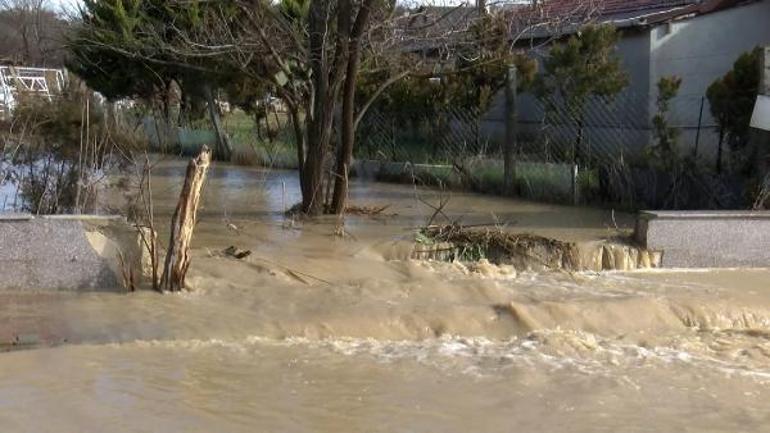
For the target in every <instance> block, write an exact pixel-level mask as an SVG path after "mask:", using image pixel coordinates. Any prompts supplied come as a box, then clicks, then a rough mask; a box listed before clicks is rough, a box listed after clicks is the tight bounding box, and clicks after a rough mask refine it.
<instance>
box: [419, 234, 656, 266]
mask: <svg viewBox="0 0 770 433" xmlns="http://www.w3.org/2000/svg"><path fill="white" fill-rule="evenodd" d="M412 258H414V259H418V260H439V261H455V260H459V261H465V262H474V261H478V260H488V261H490V262H491V263H494V264H506V265H512V266H514V268H516V269H517V270H519V271H538V272H541V271H568V272H573V271H577V272H579V271H595V272H598V271H611V270H619V271H630V270H635V269H651V268H656V267H658V265H659V263H660V254H659V253H657V252H652V251H648V250H646V249H644V248H641V247H639V246H637V245H634V244H633V242H632V241H631V239H626V238H616V239H610V240H596V241H589V242H566V241H562V240H558V239H552V238H546V237H543V236H537V235H531V234H526V233H508V232H504V231H501V230H490V229H473V228H468V227H464V226H460V225H442V226H430V227H427V228H424V229H421V230H420V231H419V232H418V234H417V236H416V246H415V248H414V251H413V253H412Z"/></svg>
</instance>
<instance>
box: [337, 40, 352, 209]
mask: <svg viewBox="0 0 770 433" xmlns="http://www.w3.org/2000/svg"><path fill="white" fill-rule="evenodd" d="M358 61H359V47H358V42H357V41H356V42H355V46H353V47H352V49H351V50H350V59H349V60H348V68H347V69H348V70H347V75H346V77H345V88H344V89H343V91H342V122H341V123H342V125H341V126H342V140H341V141H342V143H341V145H340V146H339V149H338V153H337V165H336V167H337V173H336V176H334V195H333V197H332V209H331V210H332V212H334V213H335V214H340V213H342V212H343V211H344V210H345V208H344V206H345V197H347V195H348V182H347V178H348V175H347V170H348V167H350V163H351V160H352V159H353V145H354V144H355V140H356V137H355V135H356V131H355V127H354V122H355V103H356V102H355V101H356V75H357V73H358Z"/></svg>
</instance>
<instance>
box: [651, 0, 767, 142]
mask: <svg viewBox="0 0 770 433" xmlns="http://www.w3.org/2000/svg"><path fill="white" fill-rule="evenodd" d="M650 35H651V37H650V72H649V75H650V83H651V84H652V85H651V86H650V105H651V108H650V110H651V111H650V112H651V113H654V112H655V111H654V110H655V109H654V104H655V98H656V97H657V88H656V86H655V84H656V83H657V82H658V80H660V78H661V77H666V76H671V75H676V76H678V77H680V78H682V87H681V89H680V92H679V96H678V97H677V99H676V100H675V101H674V103H673V104H672V113H671V117H672V121H673V123H674V124H675V125H676V126H681V127H682V135H681V136H680V144H681V145H682V147H683V148H692V147H693V146H694V144H695V135H696V131H697V129H698V128H697V127H698V117H699V114H700V105H701V98H703V97H704V96H705V95H706V89H707V88H708V86H709V85H710V84H711V83H712V82H714V80H716V79H717V78H719V77H721V76H723V75H724V74H725V73H727V71H729V70H730V69H731V68H732V65H733V63H734V62H735V60H736V59H737V58H738V57H739V56H740V55H741V54H742V53H744V52H746V51H750V50H752V49H753V48H754V47H756V46H761V45H768V44H770V1H767V0H765V1H759V2H755V3H750V4H748V5H745V6H739V7H735V8H732V9H727V10H723V11H719V12H714V13H711V14H706V15H700V16H696V17H692V18H689V19H684V20H679V21H674V22H672V23H670V24H661V25H658V26H656V27H654V28H652V29H651V33H650ZM701 126H702V128H701V137H700V145H699V154H700V155H702V156H713V155H714V154H715V152H716V147H717V142H718V138H717V134H716V127H715V123H714V121H713V119H712V117H711V114H710V111H709V107H708V101H704V109H703V119H702V121H701Z"/></svg>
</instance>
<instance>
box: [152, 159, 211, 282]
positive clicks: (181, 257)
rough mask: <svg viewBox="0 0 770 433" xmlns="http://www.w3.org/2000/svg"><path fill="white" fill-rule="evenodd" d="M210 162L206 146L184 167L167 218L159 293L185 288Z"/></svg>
mask: <svg viewBox="0 0 770 433" xmlns="http://www.w3.org/2000/svg"><path fill="white" fill-rule="evenodd" d="M210 162H211V150H210V149H209V148H208V146H203V149H201V152H200V153H199V154H198V156H197V157H195V158H193V159H192V160H190V163H189V164H188V165H187V174H186V176H185V179H184V186H183V187H182V192H180V193H179V203H177V205H176V210H175V211H174V216H173V218H172V219H171V236H170V238H169V241H168V251H167V252H166V263H165V265H164V267H163V276H162V277H161V281H160V289H161V291H164V292H166V291H168V292H175V291H178V290H182V289H184V288H185V284H184V280H185V276H186V274H187V268H188V267H189V266H190V255H189V252H190V243H191V241H192V235H193V229H195V222H196V219H197V218H196V217H197V213H198V205H199V204H200V199H201V190H202V189H203V182H204V181H205V180H206V172H207V171H208V168H209V163H210Z"/></svg>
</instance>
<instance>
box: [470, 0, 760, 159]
mask: <svg viewBox="0 0 770 433" xmlns="http://www.w3.org/2000/svg"><path fill="white" fill-rule="evenodd" d="M768 44H770V0H764V1H759V2H755V3H750V4H747V5H744V6H738V7H734V8H731V9H727V10H723V11H718V12H714V13H710V14H706V15H700V16H695V17H691V18H687V19H682V20H678V21H674V22H671V23H666V24H660V25H656V26H654V27H651V28H636V29H626V30H625V31H624V33H623V37H622V39H621V41H620V42H619V43H618V54H619V56H620V57H621V60H622V62H623V65H624V67H625V68H626V70H627V72H628V74H629V87H628V88H627V89H625V90H624V91H623V92H622V93H621V94H620V95H618V96H617V97H616V100H615V102H614V103H612V104H603V103H600V104H589V106H588V107H587V113H589V119H588V121H587V128H586V131H585V134H586V139H587V140H588V141H589V142H594V143H596V144H599V145H601V147H602V148H609V147H613V146H614V147H616V148H621V147H622V148H625V149H624V150H625V151H626V152H625V153H626V154H629V153H631V152H633V151H638V150H641V149H642V148H643V147H644V146H645V145H647V144H648V143H649V142H650V141H651V140H652V131H651V119H652V116H653V115H654V114H655V112H656V110H657V109H656V105H655V100H656V98H657V82H658V81H659V80H660V78H661V77H665V76H671V75H676V76H678V77H681V78H682V87H681V89H680V93H679V96H678V97H677V98H676V99H675V100H674V101H672V104H671V106H672V108H671V123H672V124H673V125H674V126H677V127H679V128H680V131H681V135H680V138H679V142H680V145H681V146H682V148H683V149H692V147H693V146H694V145H695V141H696V134H697V130H698V124H699V121H698V120H699V116H700V113H701V104H702V103H703V110H702V111H703V119H702V120H701V132H700V138H699V146H698V153H699V155H700V156H704V157H710V158H713V157H714V155H715V154H716V148H717V143H718V136H717V130H716V126H715V123H714V121H713V119H712V117H711V114H710V111H709V106H708V101H707V100H705V99H704V98H705V95H706V89H707V88H708V86H709V85H710V84H711V83H712V82H713V81H714V80H716V79H717V78H718V77H720V76H722V75H724V74H725V73H726V72H727V71H729V70H730V69H731V68H732V65H733V63H734V62H735V60H736V59H737V58H738V56H740V55H741V54H742V53H744V52H746V51H749V50H751V49H753V48H754V47H756V46H760V45H768ZM541 118H542V110H541V109H540V104H539V103H538V102H537V100H536V99H535V98H534V97H533V96H532V95H529V94H522V95H520V98H519V120H520V122H521V127H520V130H521V131H522V133H523V134H524V135H525V136H526V135H527V134H529V135H535V134H536V133H537V131H538V129H539V125H538V122H539V121H540V119H541ZM504 120H505V104H504V97H503V93H502V92H500V93H499V94H498V95H496V98H495V101H494V103H493V105H492V107H491V108H490V110H489V111H488V112H487V114H486V115H485V117H484V119H483V122H482V131H483V135H484V136H485V137H487V138H488V139H489V140H490V141H492V142H497V143H502V141H503V140H504V136H505V135H504V134H505V122H504ZM618 124H621V126H619V125H618ZM560 129H563V131H560ZM568 129H569V128H568V127H564V128H555V130H554V132H553V133H554V136H556V137H562V138H563V139H568V136H569V131H567V130H568Z"/></svg>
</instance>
